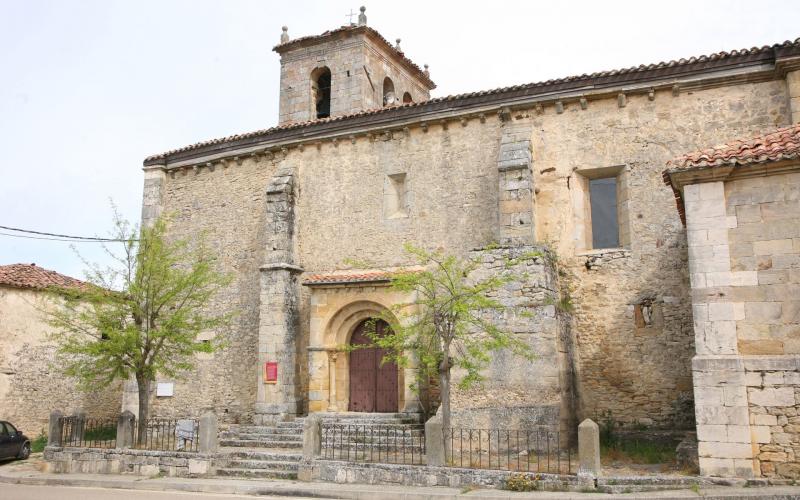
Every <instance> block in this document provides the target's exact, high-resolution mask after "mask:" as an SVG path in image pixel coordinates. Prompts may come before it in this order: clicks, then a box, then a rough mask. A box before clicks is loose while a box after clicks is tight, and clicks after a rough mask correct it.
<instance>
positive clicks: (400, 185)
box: [383, 173, 408, 219]
mask: <svg viewBox="0 0 800 500" xmlns="http://www.w3.org/2000/svg"><path fill="white" fill-rule="evenodd" d="M383 195H384V200H383V216H384V218H386V219H398V218H402V217H408V186H407V185H406V174H405V173H399V174H392V175H387V176H386V181H385V184H384V193H383Z"/></svg>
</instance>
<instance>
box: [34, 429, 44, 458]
mask: <svg viewBox="0 0 800 500" xmlns="http://www.w3.org/2000/svg"><path fill="white" fill-rule="evenodd" d="M45 446H47V434H45V433H44V431H41V432H39V435H38V436H36V439H34V440H33V441H31V451H32V452H33V453H41V452H43V451H44V447H45Z"/></svg>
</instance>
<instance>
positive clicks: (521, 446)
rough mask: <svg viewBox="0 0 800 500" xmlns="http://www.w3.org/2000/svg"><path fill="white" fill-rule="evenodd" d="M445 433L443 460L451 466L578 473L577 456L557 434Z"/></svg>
mask: <svg viewBox="0 0 800 500" xmlns="http://www.w3.org/2000/svg"><path fill="white" fill-rule="evenodd" d="M444 432H445V440H446V445H445V458H446V463H447V465H449V466H451V467H466V468H473V469H495V470H510V471H519V472H539V473H551V474H574V473H576V472H577V467H578V464H577V460H576V458H577V453H575V452H574V451H573V450H572V449H571V447H569V446H562V444H563V443H562V441H561V438H562V436H561V435H560V433H559V432H558V431H552V430H549V429H529V430H500V429H468V428H453V429H449V430H445V431H444ZM564 437H566V436H564Z"/></svg>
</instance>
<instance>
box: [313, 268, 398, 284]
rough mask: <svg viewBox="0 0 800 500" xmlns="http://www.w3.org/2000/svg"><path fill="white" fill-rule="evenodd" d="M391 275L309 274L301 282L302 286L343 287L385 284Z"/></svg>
mask: <svg viewBox="0 0 800 500" xmlns="http://www.w3.org/2000/svg"><path fill="white" fill-rule="evenodd" d="M391 279H392V273H389V272H385V271H375V272H367V273H337V274H311V275H308V276H306V278H305V279H304V280H303V284H304V285H343V284H348V283H382V282H383V283H385V282H387V281H391Z"/></svg>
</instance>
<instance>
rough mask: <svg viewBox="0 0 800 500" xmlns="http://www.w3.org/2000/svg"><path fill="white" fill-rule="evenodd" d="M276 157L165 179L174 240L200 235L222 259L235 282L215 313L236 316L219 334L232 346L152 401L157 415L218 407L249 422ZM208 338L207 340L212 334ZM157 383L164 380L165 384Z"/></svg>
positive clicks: (226, 417) (224, 419)
mask: <svg viewBox="0 0 800 500" xmlns="http://www.w3.org/2000/svg"><path fill="white" fill-rule="evenodd" d="M279 160H280V154H279V155H278V157H273V158H272V159H271V160H267V159H265V158H264V157H259V158H258V159H257V160H256V159H253V158H247V159H243V160H242V161H241V164H239V163H237V162H235V161H230V162H228V163H227V164H226V165H225V166H222V165H218V166H217V167H216V168H214V169H209V168H202V169H186V170H183V171H180V172H173V173H171V174H170V175H167V176H166V178H165V180H164V186H163V188H162V189H163V190H164V195H163V200H164V209H163V211H164V212H165V213H168V214H170V215H171V216H172V217H173V221H172V225H171V227H170V235H172V236H174V237H176V238H188V239H190V240H194V239H196V238H198V237H200V236H203V237H204V238H205V241H206V243H207V245H208V246H209V247H210V249H211V250H212V251H213V252H214V253H215V254H216V256H217V262H216V265H217V269H218V270H219V271H220V272H223V273H231V274H232V275H233V282H232V283H231V284H230V285H229V286H228V287H227V288H226V289H225V290H223V291H221V292H219V293H218V294H217V295H216V296H215V297H214V300H213V303H212V304H211V305H210V307H212V308H214V309H216V311H220V312H236V316H235V317H234V319H233V323H232V325H231V327H230V328H229V329H228V330H226V331H224V332H218V334H220V335H222V336H223V337H224V339H225V340H226V342H227V344H228V345H227V347H225V348H224V349H223V350H221V351H219V352H216V353H214V354H210V355H208V354H198V355H197V359H196V369H195V370H194V371H193V372H192V373H190V374H186V375H185V376H184V377H183V378H182V379H181V380H177V381H176V384H175V395H174V396H173V397H165V398H156V397H155V395H154V396H153V400H152V414H153V416H165V417H167V416H168V417H178V416H188V415H198V414H200V413H201V411H202V410H204V409H213V410H214V411H215V412H216V413H217V415H218V417H219V419H220V423H221V424H223V425H224V424H227V423H238V422H251V421H252V419H253V412H254V408H255V403H256V388H257V387H258V385H257V384H258V383H259V381H260V380H261V377H262V374H261V371H260V369H259V365H258V362H257V349H258V325H259V303H260V301H259V294H260V271H259V267H260V266H261V265H262V264H263V263H264V250H265V247H266V235H265V231H266V222H265V217H266V213H265V212H266V210H265V206H266V187H267V184H268V182H269V179H270V178H271V177H272V174H273V173H274V171H275V163H276V162H277V161H279ZM214 334H215V332H207V333H204V334H203V335H214ZM160 381H167V380H165V379H160Z"/></svg>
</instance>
